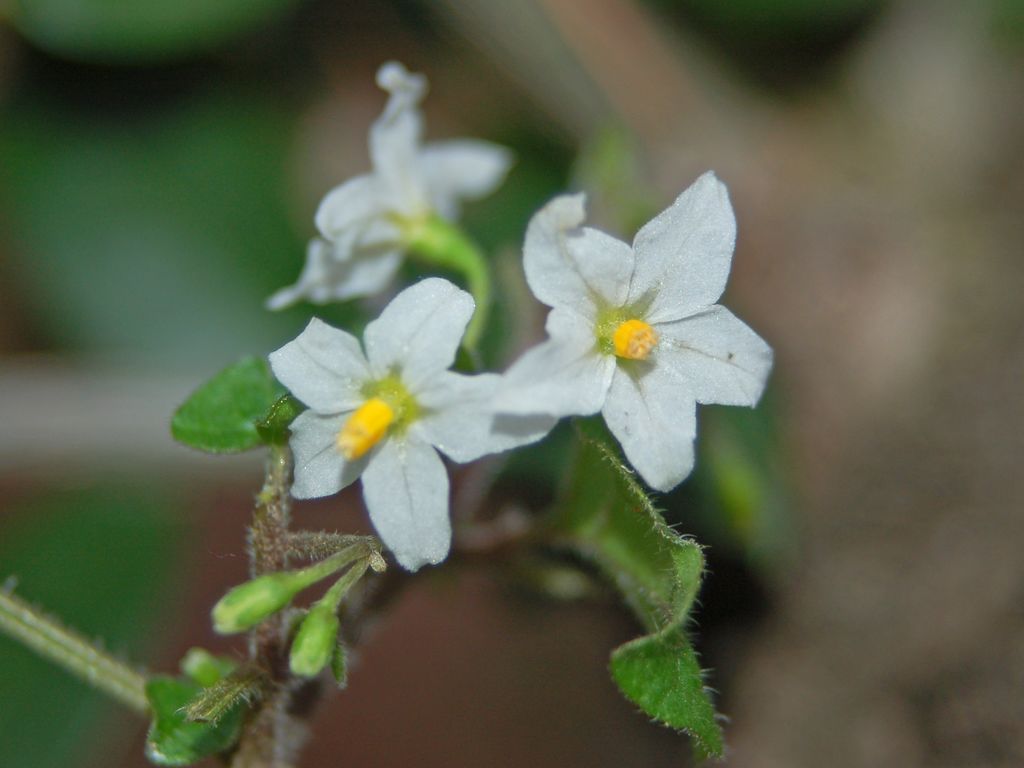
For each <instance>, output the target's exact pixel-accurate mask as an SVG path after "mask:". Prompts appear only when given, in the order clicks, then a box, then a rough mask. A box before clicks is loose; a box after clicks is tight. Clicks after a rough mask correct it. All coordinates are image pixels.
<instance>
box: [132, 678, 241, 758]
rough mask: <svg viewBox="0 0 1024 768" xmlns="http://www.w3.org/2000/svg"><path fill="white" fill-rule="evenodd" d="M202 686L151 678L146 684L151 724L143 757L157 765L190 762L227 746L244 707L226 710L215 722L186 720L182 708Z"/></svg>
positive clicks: (238, 727)
mask: <svg viewBox="0 0 1024 768" xmlns="http://www.w3.org/2000/svg"><path fill="white" fill-rule="evenodd" d="M201 691H202V688H201V687H200V686H199V685H198V684H197V683H194V682H192V681H191V680H183V679H176V678H173V677H154V678H152V679H151V680H150V681H149V682H148V683H147V684H146V699H147V700H148V701H149V706H150V708H151V709H152V711H153V724H152V725H151V726H150V728H149V735H148V736H147V737H146V757H147V758H149V760H150V762H153V763H156V764H157V765H191V764H192V763H195V762H197V761H199V760H201V759H203V758H204V757H208V756H210V755H216V754H219V753H221V752H225V751H227V750H228V749H230V748H231V747H232V746H233V745H234V744H235V742H236V741H238V736H239V733H240V731H241V727H242V720H243V718H244V716H245V706H243V705H239V706H236V707H234V708H233V709H232V710H231V711H230V712H227V713H226V714H225V715H224V716H223V717H222V718H220V720H218V721H217V723H216V724H213V723H203V722H190V721H189V720H188V719H187V718H186V715H185V708H186V707H187V705H188V704H189V702H190V701H192V700H193V699H194V698H195V697H196V696H197V695H199V694H200V693H201Z"/></svg>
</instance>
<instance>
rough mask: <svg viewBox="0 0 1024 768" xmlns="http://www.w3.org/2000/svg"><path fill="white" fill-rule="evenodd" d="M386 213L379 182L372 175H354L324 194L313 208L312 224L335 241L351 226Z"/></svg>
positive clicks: (350, 228) (383, 193) (382, 191)
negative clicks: (313, 220) (314, 211)
mask: <svg viewBox="0 0 1024 768" xmlns="http://www.w3.org/2000/svg"><path fill="white" fill-rule="evenodd" d="M386 213H387V205H386V197H385V190H384V189H383V188H382V187H381V183H380V181H379V180H378V179H377V178H376V177H375V176H370V175H365V176H356V177H355V178H354V179H349V180H348V181H346V182H345V183H344V184H341V185H340V186H337V187H335V188H334V189H332V190H331V191H330V192H328V193H327V195H326V196H325V197H324V199H323V200H322V201H321V203H320V207H319V208H318V209H317V211H316V226H317V229H319V230H320V232H321V234H322V235H323V236H324V237H326V238H327V239H328V240H338V239H341V238H343V237H345V236H346V234H347V233H349V232H350V231H351V230H352V228H353V227H358V226H359V225H360V224H363V223H365V222H366V221H367V220H369V219H374V218H379V217H381V216H384V215H385V214H386Z"/></svg>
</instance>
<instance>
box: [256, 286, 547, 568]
mask: <svg viewBox="0 0 1024 768" xmlns="http://www.w3.org/2000/svg"><path fill="white" fill-rule="evenodd" d="M473 308H474V305H473V299H472V298H471V297H470V296H469V294H468V293H466V292H465V291H462V290H460V289H459V288H456V287H455V286H454V285H452V284H451V283H450V282H448V281H447V280H442V279H440V278H428V279H426V280H423V281H421V282H419V283H417V284H416V285H413V286H411V287H410V288H407V289H405V290H404V291H402V292H401V293H399V294H398V295H397V296H396V297H395V298H394V300H393V301H392V302H391V303H390V304H389V305H388V306H387V307H385V309H384V311H383V312H382V313H381V315H380V317H379V318H377V319H376V320H374V321H373V322H371V323H370V324H369V325H367V326H366V331H365V333H364V336H363V340H364V347H365V354H364V351H363V348H362V347H360V344H359V341H358V340H357V339H356V338H355V337H354V336H352V335H350V334H348V333H346V332H345V331H341V330H338V329H336V328H332V327H330V326H329V325H327V324H326V323H323V322H321V321H320V320H317V319H316V318H314V319H313V320H312V321H311V322H310V323H309V325H308V326H307V327H306V329H305V330H304V331H303V332H302V333H301V334H300V335H299V337H298V338H297V339H295V340H294V341H292V342H289V343H288V344H286V345H285V346H283V347H282V348H281V349H279V350H277V351H276V352H273V353H272V354H271V355H270V365H271V367H272V368H273V371H274V375H275V376H276V377H277V378H278V380H280V381H281V383H282V384H284V385H285V386H286V387H288V389H290V390H291V392H292V394H293V395H295V397H297V398H298V399H299V400H301V401H302V402H304V403H305V404H306V405H307V406H309V410H307V411H305V412H303V413H302V414H300V415H299V416H298V417H297V418H296V419H295V421H294V422H292V426H291V430H292V437H291V447H292V450H293V451H294V454H295V483H294V485H293V486H292V496H294V497H295V498H298V499H308V498H316V497H321V496H329V495H331V494H334V493H337V492H338V491H340V490H341V489H342V488H344V487H345V486H347V485H349V484H350V483H352V482H354V481H355V480H356V478H358V477H360V476H361V477H362V479H363V498H364V499H365V501H366V506H367V509H368V510H369V513H370V519H371V520H372V521H373V525H374V527H375V528H376V529H377V532H378V534H379V535H380V537H381V539H382V541H383V542H384V544H385V546H387V547H388V548H389V549H390V550H391V551H393V552H394V553H395V556H396V557H397V559H398V562H399V563H400V564H401V565H402V566H403V567H405V568H406V569H408V570H410V571H415V570H416V569H418V568H419V567H420V566H422V565H425V564H427V563H432V564H436V563H439V562H441V561H442V560H444V558H445V557H446V556H447V554H448V549H449V546H450V541H451V526H450V523H449V520H448V474H447V472H446V470H445V468H444V464H443V463H442V461H441V458H440V457H439V456H438V453H437V451H441V452H442V453H444V454H445V455H446V456H448V457H449V458H450V459H452V460H454V461H457V462H468V461H472V460H474V459H477V458H479V457H481V456H483V455H485V454H488V453H497V452H500V451H504V450H508V449H510V448H514V447H516V446H519V445H524V444H526V443H530V442H533V441H535V440H539V439H540V438H541V437H543V436H544V435H545V434H546V433H547V432H548V430H550V429H551V427H552V425H553V424H554V419H551V418H547V417H543V418H534V419H511V420H505V421H502V422H501V423H500V426H499V425H496V423H495V419H494V417H493V411H492V410H491V406H492V400H493V396H494V394H495V392H496V390H497V387H498V383H499V380H500V377H499V376H497V375H496V374H483V375H479V376H467V375H463V374H459V373H453V372H452V371H449V370H448V368H449V367H450V366H451V364H452V362H453V361H454V359H455V354H456V351H457V350H458V347H459V343H460V341H461V339H462V335H463V332H464V330H465V328H466V324H467V323H468V321H469V318H470V316H471V315H472V314H473Z"/></svg>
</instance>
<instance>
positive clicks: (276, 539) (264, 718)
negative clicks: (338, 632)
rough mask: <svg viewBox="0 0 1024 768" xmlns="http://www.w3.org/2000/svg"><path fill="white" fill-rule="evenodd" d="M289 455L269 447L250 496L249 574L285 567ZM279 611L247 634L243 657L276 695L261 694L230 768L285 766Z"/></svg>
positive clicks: (288, 735)
mask: <svg viewBox="0 0 1024 768" xmlns="http://www.w3.org/2000/svg"><path fill="white" fill-rule="evenodd" d="M291 472H292V455H291V451H290V450H289V449H288V446H286V445H272V446H270V455H269V457H268V459H267V469H266V477H265V479H264V482H263V488H262V490H261V491H260V493H259V495H258V496H257V497H256V509H255V510H254V512H253V519H252V526H251V527H250V528H249V570H250V574H251V575H252V576H253V577H254V578H255V577H256V576H263V575H265V574H268V573H276V572H278V571H283V570H285V569H287V567H288V550H289V532H288V525H289V523H290V522H291V501H290V498H289V495H288V494H289V489H290V487H291ZM285 629H286V628H285V624H284V612H280V613H277V614H275V615H273V616H271V617H270V618H268V619H267V620H266V621H264V622H262V623H261V624H260V625H259V626H258V627H256V628H255V629H254V630H253V631H252V634H251V635H250V642H249V657H250V659H251V660H252V662H253V664H255V665H256V666H258V667H259V668H261V669H263V670H265V672H266V673H267V675H268V677H269V679H270V685H271V686H272V687H276V691H275V692H274V693H273V694H271V695H269V696H267V697H266V698H265V699H263V701H262V702H261V703H260V705H259V706H258V707H257V708H256V709H255V710H253V712H252V713H251V715H250V717H249V719H248V721H247V723H246V726H245V730H244V732H243V733H242V737H241V739H240V740H239V743H238V749H237V750H236V751H235V754H234V756H233V758H232V760H231V766H232V768H290V767H291V766H292V765H293V762H292V759H291V755H292V752H293V751H294V750H293V749H291V748H286V746H285V745H289V747H290V746H291V745H294V744H295V743H296V742H297V741H298V739H297V737H295V736H294V734H295V733H296V732H297V731H298V730H299V726H298V724H297V723H294V722H293V721H292V719H291V718H290V717H289V716H288V714H287V700H288V698H289V691H288V689H289V679H288V672H287V659H286V656H285V653H284V650H285V649H284V642H285Z"/></svg>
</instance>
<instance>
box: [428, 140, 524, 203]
mask: <svg viewBox="0 0 1024 768" xmlns="http://www.w3.org/2000/svg"><path fill="white" fill-rule="evenodd" d="M419 164H420V169H421V172H422V174H423V180H424V184H425V185H426V190H427V196H428V197H429V198H430V203H431V205H432V206H433V208H434V210H435V211H437V212H438V213H439V214H441V216H444V217H445V218H446V219H451V220H454V219H456V218H458V215H459V203H460V202H461V201H462V200H475V199H477V198H480V197H484V196H486V195H489V194H490V193H491V192H493V191H494V190H495V189H497V188H498V187H499V186H500V185H501V183H502V182H503V181H504V180H505V177H506V176H507V175H508V171H509V168H511V167H512V153H511V152H510V151H509V150H507V149H505V147H501V146H498V145H497V144H491V143H490V142H487V141H477V140H475V139H455V140H453V141H443V142H436V143H433V144H428V145H426V146H425V147H424V148H423V150H422V151H421V152H420V153H419Z"/></svg>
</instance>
